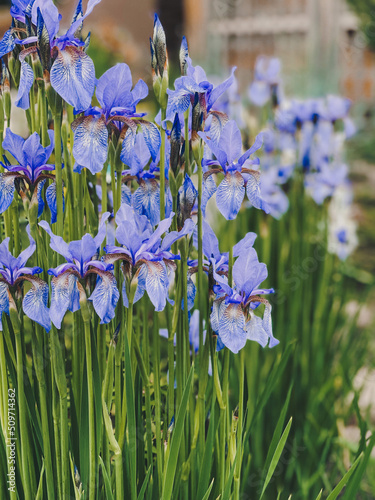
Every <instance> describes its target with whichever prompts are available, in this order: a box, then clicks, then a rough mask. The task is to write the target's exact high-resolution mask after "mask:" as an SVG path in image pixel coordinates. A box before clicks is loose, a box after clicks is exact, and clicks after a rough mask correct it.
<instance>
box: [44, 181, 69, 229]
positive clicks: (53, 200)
mask: <svg viewBox="0 0 375 500" xmlns="http://www.w3.org/2000/svg"><path fill="white" fill-rule="evenodd" d="M46 200H47V204H48V206H49V209H50V210H51V224H54V223H55V222H56V220H57V196H56V182H52V184H50V185H49V186H48V188H47V190H46ZM62 200H63V211H64V210H65V199H64V192H63V195H62Z"/></svg>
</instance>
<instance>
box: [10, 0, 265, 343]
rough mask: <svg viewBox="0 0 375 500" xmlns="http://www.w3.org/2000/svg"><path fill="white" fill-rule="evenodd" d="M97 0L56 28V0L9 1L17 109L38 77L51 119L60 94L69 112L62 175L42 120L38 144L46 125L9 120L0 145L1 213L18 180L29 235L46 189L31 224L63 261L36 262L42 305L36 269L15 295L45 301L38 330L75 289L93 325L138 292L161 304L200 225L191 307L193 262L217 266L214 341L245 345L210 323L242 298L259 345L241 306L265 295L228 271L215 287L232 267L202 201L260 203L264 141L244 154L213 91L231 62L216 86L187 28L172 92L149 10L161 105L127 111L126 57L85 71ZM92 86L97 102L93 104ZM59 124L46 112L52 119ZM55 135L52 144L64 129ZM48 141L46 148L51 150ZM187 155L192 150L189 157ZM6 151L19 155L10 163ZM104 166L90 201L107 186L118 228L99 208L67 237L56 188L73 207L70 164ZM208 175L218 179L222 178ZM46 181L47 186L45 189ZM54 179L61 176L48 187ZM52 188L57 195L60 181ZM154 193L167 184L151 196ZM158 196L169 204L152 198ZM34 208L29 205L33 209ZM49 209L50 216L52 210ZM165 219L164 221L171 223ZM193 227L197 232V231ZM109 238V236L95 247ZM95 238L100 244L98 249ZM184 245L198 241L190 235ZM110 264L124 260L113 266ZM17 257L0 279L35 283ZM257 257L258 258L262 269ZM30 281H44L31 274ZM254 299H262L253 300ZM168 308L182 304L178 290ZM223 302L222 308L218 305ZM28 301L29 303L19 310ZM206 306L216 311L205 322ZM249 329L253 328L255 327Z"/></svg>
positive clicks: (130, 99)
mask: <svg viewBox="0 0 375 500" xmlns="http://www.w3.org/2000/svg"><path fill="white" fill-rule="evenodd" d="M99 1H100V0H89V2H88V4H87V8H86V10H85V11H83V8H82V2H81V1H79V2H78V5H77V7H76V10H75V13H74V16H73V19H72V22H71V25H70V27H69V29H68V30H67V31H66V32H65V33H64V34H62V35H61V34H60V33H59V26H60V17H61V16H60V15H59V13H58V9H57V7H56V6H55V5H54V3H53V2H52V0H48V1H43V2H42V1H38V0H35V1H33V0H32V1H31V2H27V1H23V0H22V1H21V0H14V1H13V4H12V9H11V14H12V17H13V21H12V27H11V28H10V29H9V30H8V31H7V32H6V33H5V35H4V37H3V39H2V41H1V42H0V57H2V58H3V61H4V63H5V65H4V67H3V70H4V71H8V70H9V71H10V74H11V75H12V81H13V82H14V83H15V84H16V86H17V87H18V95H17V99H16V105H17V106H19V107H21V108H23V109H25V110H29V112H30V113H31V115H32V114H33V110H32V109H31V107H32V106H34V102H35V100H34V99H35V97H33V93H34V91H35V87H34V81H37V82H38V87H40V88H43V89H44V90H45V92H46V96H47V99H48V104H49V107H50V109H51V112H52V115H53V116H54V117H56V116H58V115H59V114H61V112H62V110H63V109H64V108H66V105H67V104H68V105H70V106H72V107H73V108H74V111H75V113H76V115H77V116H76V118H75V119H74V121H73V122H72V123H71V129H72V134H71V140H72V144H73V146H72V148H71V154H72V158H74V162H75V163H74V165H73V169H72V166H71V164H70V158H69V153H70V151H68V150H67V144H65V145H63V148H64V150H63V151H64V155H65V156H64V158H68V165H65V169H64V177H63V179H64V181H63V182H62V181H61V168H62V167H64V165H62V164H61V163H60V160H58V159H57V154H58V153H60V143H58V144H56V145H55V144H54V133H53V131H52V130H48V137H49V142H50V144H49V145H46V144H45V137H46V136H44V138H43V141H41V139H40V137H39V135H38V132H39V130H38V131H33V133H32V134H31V135H30V137H29V138H28V139H26V140H24V139H23V138H21V137H19V136H18V135H16V134H14V133H13V132H12V131H11V130H10V129H8V130H7V131H6V136H5V139H4V142H3V145H2V146H3V150H4V151H5V153H6V155H4V161H3V163H2V164H1V165H2V167H3V169H4V172H2V173H0V212H1V213H5V212H6V211H7V210H8V208H9V207H10V205H11V204H12V201H13V198H14V193H15V191H16V190H17V193H18V195H19V196H20V197H21V199H22V200H23V204H24V209H25V213H26V215H27V216H28V217H29V218H30V221H31V222H32V228H33V231H35V232H36V233H35V234H37V232H38V231H40V230H38V226H36V220H37V218H39V217H40V216H41V215H42V213H43V209H44V192H45V199H46V201H47V204H48V208H49V212H50V221H49V222H47V220H43V221H41V222H39V228H42V229H44V230H45V231H46V232H47V234H48V235H49V237H50V248H51V249H52V251H53V252H54V253H55V255H56V254H58V255H59V256H61V257H62V258H63V259H65V261H66V262H65V263H61V260H60V258H61V257H58V258H57V257H56V256H55V257H54V259H55V261H56V260H57V262H60V264H59V265H58V266H57V267H51V268H50V269H46V271H47V272H48V274H49V275H50V276H52V278H51V301H50V307H49V308H48V299H47V296H48V285H47V284H46V283H44V282H43V294H42V293H39V294H36V292H35V293H34V291H33V290H34V288H35V287H36V285H35V283H36V281H35V278H33V279H34V281H32V283H33V284H34V285H33V286H34V288H33V289H32V290H31V291H29V292H28V293H27V294H26V295H25V298H24V301H26V303H27V302H28V299H29V300H30V294H31V293H34V295H33V300H34V301H35V303H38V308H39V310H40V311H43V319H40V320H38V319H37V321H39V322H40V323H41V324H43V326H45V328H46V329H49V326H48V325H49V322H50V321H52V323H53V325H54V326H55V327H56V328H58V329H59V328H61V327H62V322H63V318H64V316H65V314H66V312H67V311H71V312H75V311H77V310H78V309H80V307H81V305H80V304H81V298H82V296H83V295H85V294H88V297H89V300H90V301H91V303H92V306H93V309H94V310H95V312H96V314H97V315H98V316H99V318H100V320H101V322H102V323H109V322H110V321H112V320H113V319H114V318H115V315H116V307H117V304H118V302H119V299H120V295H121V296H122V303H123V305H124V306H125V307H127V308H129V307H132V306H133V304H135V303H137V301H138V300H139V299H140V298H141V297H142V296H143V295H144V293H145V292H147V294H148V296H149V298H150V300H151V302H152V304H153V306H154V308H155V310H156V311H162V310H163V309H164V308H165V307H166V304H167V302H170V303H171V304H173V300H172V299H171V298H170V297H169V294H170V292H172V293H171V295H172V297H175V296H176V293H174V292H173V287H172V279H173V276H174V273H175V270H176V261H178V260H179V259H180V258H181V257H180V255H179V252H178V245H177V242H178V240H181V239H182V238H187V239H188V240H189V239H190V238H191V236H192V234H193V232H194V234H195V235H197V234H198V235H199V236H198V239H199V238H201V243H202V245H203V251H204V262H203V261H202V262H203V264H202V265H201V264H200V262H201V260H200V257H199V255H198V258H197V255H196V254H195V255H191V256H189V258H188V309H189V311H190V310H192V309H193V308H194V303H195V294H196V284H195V283H194V280H193V276H194V274H196V273H197V272H198V273H199V272H203V273H204V272H206V273H207V274H208V275H209V276H210V279H212V277H214V282H215V283H216V284H215V285H214V287H213V289H211V292H213V293H214V294H216V295H215V297H216V298H215V300H214V303H213V304H214V305H213V311H214V312H215V313H213V314H212V316H211V322H212V326H213V329H214V330H215V332H216V333H217V334H218V335H219V336H220V339H221V340H222V342H223V344H224V345H226V346H227V347H228V348H230V349H231V350H233V351H235V352H237V351H238V349H239V345H241V346H243V345H244V342H242V341H241V342H239V341H238V339H237V335H238V331H239V330H238V329H237V330H236V329H232V331H229V330H228V331H225V332H224V330H223V327H222V326H220V325H221V320H222V318H223V314H224V316H225V314H227V313H224V312H223V314H221V313H220V314H219V315H217V314H216V310H217V304H219V303H225V304H227V305H228V308H229V309H228V308H226V309H225V310H227V309H228V311H230V310H232V309H233V308H235V309H236V311H239V310H240V309H241V311H242V313H243V318H244V321H245V317H246V322H245V323H246V331H247V330H249V328H250V327H249V324H250V325H255V324H257V325H258V327H259V335H258V337H257V339H258V340H259V339H261V340H260V343H261V344H262V345H265V342H264V334H263V332H267V335H268V337H272V334H271V333H270V329H269V328H270V327H269V324H268V323H267V326H265V325H266V322H264V324H263V323H262V324H260V323H259V321H258V316H255V315H252V314H251V313H250V312H249V311H250V310H249V307H250V306H249V304H252V306H251V307H252V308H254V307H255V306H254V305H255V304H258V305H259V304H260V303H264V300H263V299H262V298H261V297H258V294H259V293H262V292H261V291H259V290H257V286H255V284H254V286H253V287H252V290H250V289H249V286H248V285H246V286H245V285H244V284H243V283H241V282H240V281H239V280H238V277H236V279H235V284H234V285H233V287H234V288H233V289H232V288H230V287H229V285H225V283H224V281H225V275H227V274H228V271H229V268H230V263H229V259H228V255H225V254H220V252H219V248H218V242H217V238H216V236H215V234H214V232H213V230H212V229H211V228H210V226H209V225H208V223H207V222H206V221H205V219H204V217H205V215H206V210H207V203H208V201H209V199H210V198H211V197H212V196H213V195H214V194H215V193H216V204H217V207H218V210H219V212H220V213H221V214H222V215H223V216H224V217H225V219H227V220H233V219H235V218H236V216H237V214H238V212H239V211H240V209H241V206H242V205H243V200H244V197H245V192H246V194H247V198H248V200H249V202H250V204H251V205H252V206H254V207H256V208H258V209H261V210H264V211H265V212H269V211H270V207H269V205H268V203H267V201H266V199H265V198H264V197H263V192H262V190H261V175H262V174H261V172H260V170H259V163H260V162H259V158H255V157H253V155H254V153H255V152H256V151H258V150H259V149H260V148H261V145H262V135H259V136H257V137H256V138H255V142H254V145H253V146H252V147H251V148H249V149H247V150H246V151H244V150H243V147H242V137H241V132H240V130H239V128H238V126H237V125H236V123H235V121H234V120H230V119H229V117H228V116H227V114H226V113H225V112H224V111H223V109H221V108H220V97H221V96H224V94H225V92H226V91H227V90H230V89H231V87H232V85H235V83H236V82H235V77H234V71H235V68H233V70H232V73H231V75H230V77H229V78H228V79H227V80H225V81H224V82H222V83H219V84H218V85H216V86H215V85H214V84H213V83H211V82H210V81H209V79H208V77H207V75H206V73H205V72H204V70H203V68H201V67H200V66H193V64H192V61H191V58H190V56H189V52H188V45H187V41H186V39H185V38H184V39H183V41H182V45H181V51H180V66H181V77H179V78H177V79H176V81H175V82H174V90H169V89H168V86H169V79H168V74H169V68H168V56H167V52H166V42H165V33H164V30H163V27H162V25H161V23H160V20H159V19H158V17H157V16H155V22H154V33H153V37H152V39H151V40H150V47H151V66H152V70H153V86H154V91H155V94H156V97H157V99H158V101H159V103H160V105H161V114H160V115H159V116H158V117H157V118H156V120H155V121H156V123H153V122H151V121H148V120H146V119H145V118H144V113H139V112H138V111H137V105H138V103H139V102H140V101H141V100H142V99H144V98H145V97H147V95H148V88H147V85H146V84H145V83H144V81H143V80H139V81H138V82H137V83H136V84H135V85H134V86H133V82H132V75H131V72H130V69H129V67H128V66H127V64H125V63H119V64H117V65H115V66H114V67H112V68H110V69H109V70H108V71H106V72H105V73H104V74H103V75H102V76H101V77H100V78H99V79H98V80H96V78H95V68H94V64H93V62H92V60H91V59H90V57H89V56H88V55H87V54H86V49H87V47H88V44H89V40H90V39H89V37H86V38H84V37H83V34H82V30H83V21H84V20H85V19H86V18H87V16H88V15H89V14H90V13H91V12H92V10H93V8H94V7H95V5H96V4H98V3H99ZM234 92H236V90H235V87H234ZM94 93H95V97H96V102H97V104H96V105H95V104H93V96H94ZM41 112H42V113H43V112H44V111H43V110H41ZM58 124H59V122H58V121H55V125H57V126H58ZM55 132H56V131H55ZM58 132H59V135H58V137H59V140H58V142H59V141H60V135H61V134H60V131H58ZM41 142H42V143H41ZM42 144H43V145H42ZM54 151H55V159H54V160H50V157H51V158H52V156H53V152H54ZM191 152H192V153H193V155H190V153H191ZM8 155H11V156H12V157H13V158H14V160H16V162H17V164H16V163H15V162H14V161H10V159H9V157H8ZM59 156H60V154H59ZM189 157H190V160H189V161H188V163H187V162H186V160H187V159H188V158H189ZM49 162H51V163H49ZM108 165H109V166H110V167H111V171H112V174H114V175H115V179H113V181H114V182H112V186H115V191H113V190H109V192H108V190H107V189H106V190H105V192H103V190H102V189H100V190H98V189H96V188H97V186H95V192H96V193H97V194H98V195H99V197H100V198H101V197H102V195H103V196H105V197H108V198H107V199H104V200H103V199H102V200H101V203H102V205H103V204H104V206H105V207H107V206H108V200H109V201H110V203H111V204H112V207H113V209H114V214H113V215H114V221H115V223H116V226H117V228H116V230H115V231H114V230H113V222H111V223H109V224H107V222H108V220H109V217H110V216H111V213H110V212H105V213H103V214H101V223H100V225H99V228H98V232H97V235H96V236H95V237H93V236H91V234H89V233H87V234H85V235H84V236H83V237H82V238H81V239H74V238H71V239H72V241H70V242H66V240H65V239H64V238H63V233H61V225H60V226H59V223H58V224H57V225H56V228H53V225H54V224H55V223H56V220H57V215H58V213H59V209H58V206H59V204H58V200H60V202H61V200H62V206H63V208H64V192H65V197H66V196H67V195H68V197H69V198H70V204H71V206H72V207H73V206H74V203H75V202H74V196H76V195H75V193H74V192H72V189H73V184H72V179H73V175H80V174H82V172H83V170H84V169H87V170H89V171H90V172H91V174H93V175H96V174H98V173H100V172H101V175H102V176H104V178H105V179H106V175H107V167H108ZM67 169H68V170H69V171H68V172H66V170H67ZM55 172H56V173H55ZM199 172H201V174H202V175H201V176H200V174H199ZM195 173H198V174H199V175H198V186H197V185H196V184H194V182H195V181H194V177H193V175H194V174H195ZM58 176H59V182H60V183H59V184H58V181H57V179H58ZM222 176H224V177H223V178H221V177H222ZM55 177H56V180H55ZM215 178H218V179H219V183H218V186H217V185H216V182H215V180H214V179H215ZM199 179H200V180H199ZM47 182H48V184H49V185H48V187H47V188H45V187H44V186H45V184H46V183H47ZM57 185H58V186H60V187H59V188H57ZM117 186H118V188H117ZM162 186H163V187H162ZM60 189H61V190H63V191H64V192H59V190H60ZM44 190H45V191H44ZM161 190H164V191H165V192H163V193H161ZM119 195H120V198H119ZM162 200H164V203H165V209H164V207H161V202H162ZM36 205H37V207H38V210H37V214H36V213H35V212H33V211H32V208H33V207H34V206H36ZM60 206H61V205H60ZM172 209H173V211H172ZM86 210H87V208H86ZM175 212H176V215H175ZM46 215H47V217H48V212H46ZM197 216H198V217H197ZM63 217H64V216H62V217H61V214H60V221H63V220H64V219H63ZM66 217H67V216H66ZM196 217H197V218H196ZM197 219H198V220H197ZM174 221H175V222H174ZM51 225H52V228H51ZM172 225H173V230H170V228H171V226H172ZM156 226H157V227H156ZM59 227H60V229H59ZM155 227H156V229H155ZM194 227H197V228H198V230H195V231H194ZM199 228H203V229H204V230H201V229H199ZM56 230H57V231H56ZM59 231H60V232H59ZM113 233H115V234H113ZM33 234H34V233H33ZM111 234H112V236H111ZM30 238H31V236H30ZM105 238H106V239H107V242H106V245H105V246H104V247H103V245H104V240H105ZM215 239H216V242H215ZM254 239H255V235H254V236H248V237H246V238H245V241H246V245H242V244H241V245H242V247H243V252H244V253H248V254H249V255H252V256H253V254H254V252H255V250H254V249H253V248H250V246H247V243H249V242H250V243H251V245H252V243H253V241H254ZM43 240H44V236H42V233H39V238H38V241H40V242H42V241H43ZM30 241H31V240H30ZM32 241H33V242H34V240H32ZM4 244H5V242H4ZM33 245H34V246H35V243H33ZM241 245H240V244H238V245H236V246H235V250H234V255H235V256H236V257H238V259H237V262H240V263H241V262H242V263H243V264H244V263H246V267H247V269H246V272H248V273H250V274H251V273H253V272H255V269H256V265H255V260H254V259H253V260H243V259H244V258H245V257H244V253H240V251H239V249H240V246H241ZM101 247H103V249H104V254H101V253H100V252H101ZM242 247H241V248H242ZM33 248H34V247H33ZM195 248H196V249H198V253H199V252H200V248H201V245H200V244H199V243H198V244H196V245H195ZM191 249H192V251H193V252H196V250H194V247H193V246H191ZM46 255H50V251H46ZM19 258H21V257H19ZM21 260H22V259H21ZM118 261H119V262H120V264H121V266H120V267H118V266H116V262H118ZM4 262H5V261H4ZM4 265H5V264H4ZM23 265H24V262H22V263H21V264H19V265H18V267H17V269H18V271H17V272H18V273H19V274H17V277H16V278H14V276H15V274H14V272H13V271H12V272H13V274H11V275H10V276H11V277H10V278H9V279H8V281H7V283H8V285H9V286H10V287H11V288H12V287H14V286H15V285H18V283H19V281H17V279H18V280H20V279H21V278H22V279H23V280H29V281H30V280H31V278H30V277H29V275H28V274H27V273H26V271H25V270H24V268H23ZM239 265H240V264H237V263H236V264H235V266H239ZM200 266H202V267H201V268H200ZM254 266H255V267H254ZM264 267H265V265H264V264H263V265H262V269H263V268H264ZM236 268H237V267H234V268H233V270H235V269H236ZM12 269H13V268H12ZM32 269H33V271H32V272H31V271H30V273H29V274H30V276H31V275H33V274H35V273H36V272H42V270H41V269H40V268H32ZM116 269H117V271H116ZM119 269H121V270H122V272H121V273H119V272H118V271H119ZM199 269H200V270H199ZM222 273H224V274H222ZM250 274H249V276H250ZM263 275H264V272H263V274H262V276H263ZM4 276H5V275H4ZM4 279H5V278H4ZM249 279H250V278H249ZM4 283H5V281H4ZM38 283H39V285H40V286H42V285H41V283H42V281H41V280H39V281H38ZM254 283H255V282H254ZM258 284H259V283H258ZM8 285H6V286H8ZM6 286H5V285H4V288H3V290H5V288H6ZM244 286H245V288H244ZM7 290H8V289H7ZM12 290H13V289H12ZM38 290H39V289H38ZM254 290H255V291H254ZM7 293H8V292H7ZM255 296H256V297H258V299H257V300H258V302H255V301H254V297H255ZM4 297H5V298H4V301H3V303H4V308H3V309H4V311H7V310H8V305H7V304H8V302H7V300H8V299H7V300H5V299H6V297H7V295H6V294H5V291H4ZM233 304H236V306H234V305H233ZM175 307H183V300H181V304H176V306H175ZM269 307H270V306H269V304H268V303H267V304H266V309H265V311H266V312H265V317H266V316H267V318H270V315H269ZM24 308H25V304H24ZM220 310H221V311H223V307H222V306H221V309H220ZM25 312H26V313H27V314H28V313H29V311H28V309H27V307H26V309H25ZM30 317H32V316H30ZM216 317H217V320H216V319H214V318H216ZM33 318H34V319H35V314H34V315H33ZM46 318H48V320H47V319H46ZM267 321H269V320H267ZM218 322H219V326H217V324H218ZM245 323H244V325H245ZM214 325H215V326H214ZM262 325H263V326H262ZM244 331H245V330H244ZM249 331H250V330H249ZM231 338H232V340H230V339H231ZM248 338H252V337H251V335H250V336H249V335H248ZM254 338H255V337H254ZM270 345H272V342H271V343H270Z"/></svg>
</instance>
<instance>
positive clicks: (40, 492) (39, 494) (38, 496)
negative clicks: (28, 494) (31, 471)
mask: <svg viewBox="0 0 375 500" xmlns="http://www.w3.org/2000/svg"><path fill="white" fill-rule="evenodd" d="M43 476H44V461H43V465H42V470H41V471H40V478H39V484H38V491H37V492H36V495H35V500H41V499H42V498H43Z"/></svg>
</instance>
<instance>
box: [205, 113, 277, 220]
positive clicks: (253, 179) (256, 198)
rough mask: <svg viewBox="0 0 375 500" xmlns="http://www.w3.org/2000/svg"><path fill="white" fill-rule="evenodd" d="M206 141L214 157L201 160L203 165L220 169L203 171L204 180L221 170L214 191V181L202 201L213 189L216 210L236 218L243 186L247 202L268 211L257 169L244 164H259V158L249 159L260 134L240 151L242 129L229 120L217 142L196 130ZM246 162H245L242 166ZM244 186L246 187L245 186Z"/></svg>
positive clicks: (260, 142)
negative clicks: (220, 176) (242, 152)
mask: <svg viewBox="0 0 375 500" xmlns="http://www.w3.org/2000/svg"><path fill="white" fill-rule="evenodd" d="M198 134H199V136H200V137H201V138H202V139H203V140H204V141H205V143H206V144H207V146H208V147H209V148H210V149H211V151H212V153H213V154H214V155H215V156H216V160H203V161H202V165H204V166H205V167H207V166H210V167H212V166H219V167H221V168H220V169H217V168H211V169H210V170H208V171H207V172H206V173H205V174H204V179H205V184H206V183H207V180H208V179H209V177H210V176H211V175H212V174H217V173H220V172H223V173H224V179H223V180H222V181H221V183H220V185H219V187H218V188H217V191H216V185H215V186H212V185H210V191H209V192H208V193H207V195H205V203H207V201H208V198H209V197H210V196H212V195H213V194H214V192H215V191H216V204H217V207H218V209H219V211H220V212H221V213H222V214H223V216H224V217H225V218H226V219H227V220H232V219H235V218H236V216H237V214H238V212H239V210H240V208H241V205H242V201H243V199H244V196H245V190H246V194H247V197H248V199H249V201H250V203H251V204H252V205H253V206H254V207H255V208H259V209H261V210H264V211H265V212H266V213H268V212H269V208H268V205H267V203H266V202H265V201H264V200H263V198H262V196H261V192H260V172H259V171H257V170H252V169H248V168H246V166H247V165H251V164H254V163H255V164H258V163H259V160H258V159H257V160H249V157H250V156H251V155H252V154H253V153H255V151H257V150H258V149H259V148H260V147H261V145H262V135H261V134H259V135H257V137H256V139H255V142H254V144H253V145H252V146H251V148H250V149H248V150H247V151H246V152H245V153H244V154H242V155H241V149H242V139H241V132H240V130H239V128H238V127H237V125H236V123H235V121H234V120H230V121H228V123H227V124H226V125H225V126H224V127H223V129H222V131H221V135H220V139H219V140H218V142H215V141H213V140H212V139H209V138H208V136H207V135H206V134H205V133H203V132H198ZM245 162H247V163H246V166H245ZM245 186H246V188H245Z"/></svg>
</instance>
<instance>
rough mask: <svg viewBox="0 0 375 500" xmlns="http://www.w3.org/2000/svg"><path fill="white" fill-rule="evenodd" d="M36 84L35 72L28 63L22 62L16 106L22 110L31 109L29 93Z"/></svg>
mask: <svg viewBox="0 0 375 500" xmlns="http://www.w3.org/2000/svg"><path fill="white" fill-rule="evenodd" d="M33 82H34V72H33V70H32V68H31V66H30V65H29V64H28V63H27V62H26V61H22V62H21V75H20V83H19V86H18V93H17V98H16V101H15V105H16V106H17V107H18V108H21V109H29V107H30V98H29V92H30V89H31V87H32V85H33Z"/></svg>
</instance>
